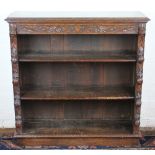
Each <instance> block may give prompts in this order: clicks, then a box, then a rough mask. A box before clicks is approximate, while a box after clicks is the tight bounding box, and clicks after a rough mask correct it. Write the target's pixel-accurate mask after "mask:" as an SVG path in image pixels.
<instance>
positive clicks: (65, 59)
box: [6, 12, 149, 147]
mask: <svg viewBox="0 0 155 155" xmlns="http://www.w3.org/2000/svg"><path fill="white" fill-rule="evenodd" d="M6 21H7V22H9V27H10V40H11V60H12V72H13V88H14V106H15V119H16V134H15V137H16V142H17V143H19V144H20V145H22V146H29V147H33V146H45V145H46V146H47V145H108V146H126V147H128V146H134V145H138V143H139V137H140V136H141V134H140V130H139V126H140V108H141V94H142V82H143V61H144V40H145V27H146V23H147V22H148V21H149V19H148V18H147V17H145V16H143V15H142V14H141V13H139V12H129V13H127V12H122V13H116V12H115V13H113V14H112V13H103V12H102V13H98V14H97V13H94V14H93V13H90V14H89V13H83V14H79V13H74V12H73V13H67V12H66V13H58V14H56V13H54V12H53V13H50V12H49V13H45V12H44V13H30V12H17V13H13V14H11V15H10V16H9V17H8V18H7V19H6Z"/></svg>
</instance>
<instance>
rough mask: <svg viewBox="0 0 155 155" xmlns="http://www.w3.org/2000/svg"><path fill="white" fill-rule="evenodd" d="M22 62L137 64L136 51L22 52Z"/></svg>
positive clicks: (20, 57) (20, 58)
mask: <svg viewBox="0 0 155 155" xmlns="http://www.w3.org/2000/svg"><path fill="white" fill-rule="evenodd" d="M19 53H20V54H19V61H20V62H135V61H136V52H135V51H128V50H126V51H125V50H124V51H82V50H80V51H76V50H73V51H59V52H58V51H57V52H49V51H24V52H23V51H21V52H19Z"/></svg>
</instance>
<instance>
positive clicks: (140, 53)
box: [134, 23, 145, 133]
mask: <svg viewBox="0 0 155 155" xmlns="http://www.w3.org/2000/svg"><path fill="white" fill-rule="evenodd" d="M144 41H145V24H143V23H142V24H139V28H138V42H137V44H138V47H137V62H136V84H135V108H134V133H139V126H140V110H141V94H142V82H143V61H144Z"/></svg>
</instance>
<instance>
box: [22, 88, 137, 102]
mask: <svg viewBox="0 0 155 155" xmlns="http://www.w3.org/2000/svg"><path fill="white" fill-rule="evenodd" d="M21 99H22V100H87V99H89V100H119V99H134V88H133V87H72V88H51V89H47V88H46V89H43V88H29V89H26V90H23V91H21Z"/></svg>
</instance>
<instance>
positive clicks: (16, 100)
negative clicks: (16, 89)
mask: <svg viewBox="0 0 155 155" xmlns="http://www.w3.org/2000/svg"><path fill="white" fill-rule="evenodd" d="M14 104H15V106H16V107H17V106H20V95H19V94H16V95H14Z"/></svg>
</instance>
